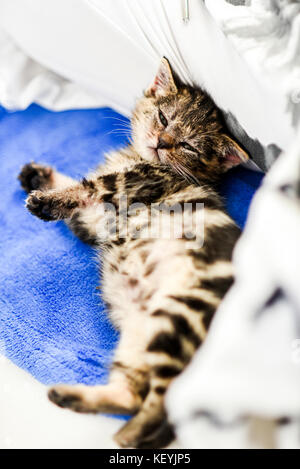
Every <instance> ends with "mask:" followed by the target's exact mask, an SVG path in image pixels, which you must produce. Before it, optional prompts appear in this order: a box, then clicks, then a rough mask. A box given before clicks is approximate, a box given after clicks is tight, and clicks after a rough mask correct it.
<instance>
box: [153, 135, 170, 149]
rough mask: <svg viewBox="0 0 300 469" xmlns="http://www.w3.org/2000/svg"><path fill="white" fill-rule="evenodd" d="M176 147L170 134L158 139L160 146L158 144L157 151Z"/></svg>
mask: <svg viewBox="0 0 300 469" xmlns="http://www.w3.org/2000/svg"><path fill="white" fill-rule="evenodd" d="M173 146H174V139H173V137H171V135H169V134H163V136H161V137H159V138H158V144H157V147H156V148H157V149H158V150H163V149H170V148H173Z"/></svg>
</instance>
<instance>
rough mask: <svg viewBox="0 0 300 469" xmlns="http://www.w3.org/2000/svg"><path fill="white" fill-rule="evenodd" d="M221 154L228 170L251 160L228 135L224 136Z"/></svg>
mask: <svg viewBox="0 0 300 469" xmlns="http://www.w3.org/2000/svg"><path fill="white" fill-rule="evenodd" d="M222 137H223V138H222V149H221V154H222V156H223V157H224V166H225V168H226V169H230V168H233V167H234V166H237V165H239V164H241V163H245V162H246V161H248V160H249V155H248V154H247V153H246V152H245V151H244V150H243V149H242V148H241V147H240V146H239V145H238V144H237V143H236V142H235V141H234V140H232V138H230V137H228V135H223V136H222Z"/></svg>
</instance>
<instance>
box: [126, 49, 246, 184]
mask: <svg viewBox="0 0 300 469" xmlns="http://www.w3.org/2000/svg"><path fill="white" fill-rule="evenodd" d="M132 130H133V143H134V146H135V148H136V150H137V152H138V153H139V154H140V155H141V156H142V157H143V158H144V159H146V160H150V161H157V162H161V163H162V164H166V165H169V166H171V167H172V168H173V169H174V170H175V171H177V172H178V173H181V174H182V175H184V176H185V177H187V179H189V180H190V181H194V182H197V180H198V179H199V180H200V179H202V180H203V179H206V180H214V179H216V178H217V177H218V176H219V175H220V174H221V173H223V172H225V171H227V170H228V169H230V168H232V167H233V166H236V165H238V164H240V163H241V162H242V161H246V160H247V159H248V155H247V154H246V153H245V151H244V150H243V149H242V148H241V147H240V146H239V145H238V144H237V143H236V142H235V141H234V140H232V139H231V138H230V137H229V135H227V133H226V128H225V126H224V124H223V118H222V116H221V114H220V111H219V110H218V109H217V107H216V106H215V104H214V103H213V101H212V100H211V98H210V97H209V96H208V95H207V94H206V93H205V92H203V91H202V90H201V89H200V88H196V87H191V86H188V85H184V84H182V83H181V82H180V80H179V79H178V78H177V77H176V75H175V74H174V73H173V71H172V69H171V67H170V64H169V62H168V60H167V59H166V58H163V59H162V61H161V64H160V67H159V70H158V72H157V75H156V77H155V79H154V82H153V83H152V84H151V86H150V87H149V88H148V89H147V90H146V91H145V93H144V96H143V98H142V99H140V100H139V101H138V103H137V106H136V109H135V111H134V113H133V117H132Z"/></svg>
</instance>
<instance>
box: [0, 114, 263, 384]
mask: <svg viewBox="0 0 300 469" xmlns="http://www.w3.org/2000/svg"><path fill="white" fill-rule="evenodd" d="M120 117H121V116H119V115H118V114H117V113H115V112H114V111H112V110H111V109H107V108H105V109H96V110H80V111H67V112H59V113H53V112H49V111H47V110H45V109H42V108H41V107H39V106H36V105H33V106H31V107H30V108H29V109H27V110H25V111H22V112H12V113H10V112H7V111H6V110H4V109H3V108H0V188H1V189H0V190H1V197H0V256H1V257H0V258H1V263H0V353H3V354H4V353H5V354H6V356H7V357H9V358H10V359H11V360H12V361H13V362H14V363H15V364H17V365H18V366H19V367H21V368H23V369H24V370H26V371H28V372H29V373H31V374H32V375H33V376H34V377H35V378H36V379H38V380H39V381H41V382H42V383H44V384H51V383H61V382H66V383H79V382H80V383H85V384H96V383H104V382H105V381H106V379H107V374H108V367H109V364H110V361H111V357H112V353H113V350H114V348H115V346H116V343H117V340H118V334H117V333H116V331H115V330H114V329H113V327H112V325H111V324H110V322H109V320H108V318H107V316H106V313H105V310H104V306H103V304H102V303H101V300H100V298H99V296H98V290H97V289H96V287H97V286H98V285H99V277H98V271H97V265H96V262H95V260H94V256H93V251H92V250H91V249H90V248H89V247H88V246H85V245H84V244H83V243H81V242H80V241H79V240H78V239H76V238H75V237H74V235H73V234H72V233H71V232H70V231H69V230H68V228H67V227H66V226H65V225H64V224H63V223H62V222H58V223H44V222H42V221H40V220H39V219H37V218H35V217H33V216H31V215H30V214H29V213H28V212H27V211H26V210H25V208H24V200H25V193H24V191H23V190H22V189H21V188H20V186H19V182H18V181H17V176H18V173H19V170H20V168H21V166H22V165H23V164H25V163H27V162H29V161H31V160H35V161H38V162H45V163H48V164H50V165H53V166H55V167H56V168H57V169H58V170H59V171H62V172H64V173H66V174H68V175H70V176H72V177H75V178H80V177H82V176H83V175H84V174H85V173H86V172H87V171H88V170H90V169H91V168H93V167H94V166H96V165H97V163H99V161H101V159H103V154H104V152H105V151H107V150H109V149H111V148H116V147H118V146H120V145H122V144H124V143H126V137H125V136H124V135H123V136H119V135H117V134H116V133H115V132H114V129H115V128H116V127H115V124H116V123H117V122H118V121H116V120H114V118H120ZM121 118H122V119H125V118H123V117H121ZM261 179H262V176H261V175H260V174H257V173H253V172H251V171H247V170H245V169H237V170H235V171H232V172H231V173H230V174H228V175H227V176H226V179H225V182H224V184H223V189H222V191H223V194H224V196H225V198H226V200H227V202H226V203H227V208H228V211H229V213H230V214H231V215H232V216H233V218H234V219H235V220H236V221H237V222H238V224H239V225H240V226H243V225H244V223H245V219H246V216H247V211H248V207H249V203H250V201H251V198H252V196H253V194H254V192H255V190H256V189H257V187H258V186H259V184H260V182H261Z"/></svg>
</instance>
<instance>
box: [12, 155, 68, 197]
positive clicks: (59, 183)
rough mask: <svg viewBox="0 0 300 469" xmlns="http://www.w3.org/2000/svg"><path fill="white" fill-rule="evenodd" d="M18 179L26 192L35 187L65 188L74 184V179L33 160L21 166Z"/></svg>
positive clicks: (43, 188)
mask: <svg viewBox="0 0 300 469" xmlns="http://www.w3.org/2000/svg"><path fill="white" fill-rule="evenodd" d="M18 179H19V181H20V183H21V186H22V187H23V189H24V190H25V191H26V192H27V193H29V192H31V191H34V190H37V189H39V190H47V189H65V188H67V187H70V186H72V185H74V184H76V181H75V180H74V179H72V178H70V177H68V176H65V175H64V174H61V173H59V172H57V171H55V169H53V168H51V167H50V166H45V165H42V164H38V163H34V162H32V163H28V164H26V165H25V166H23V168H22V170H21V172H20V174H19V176H18Z"/></svg>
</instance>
